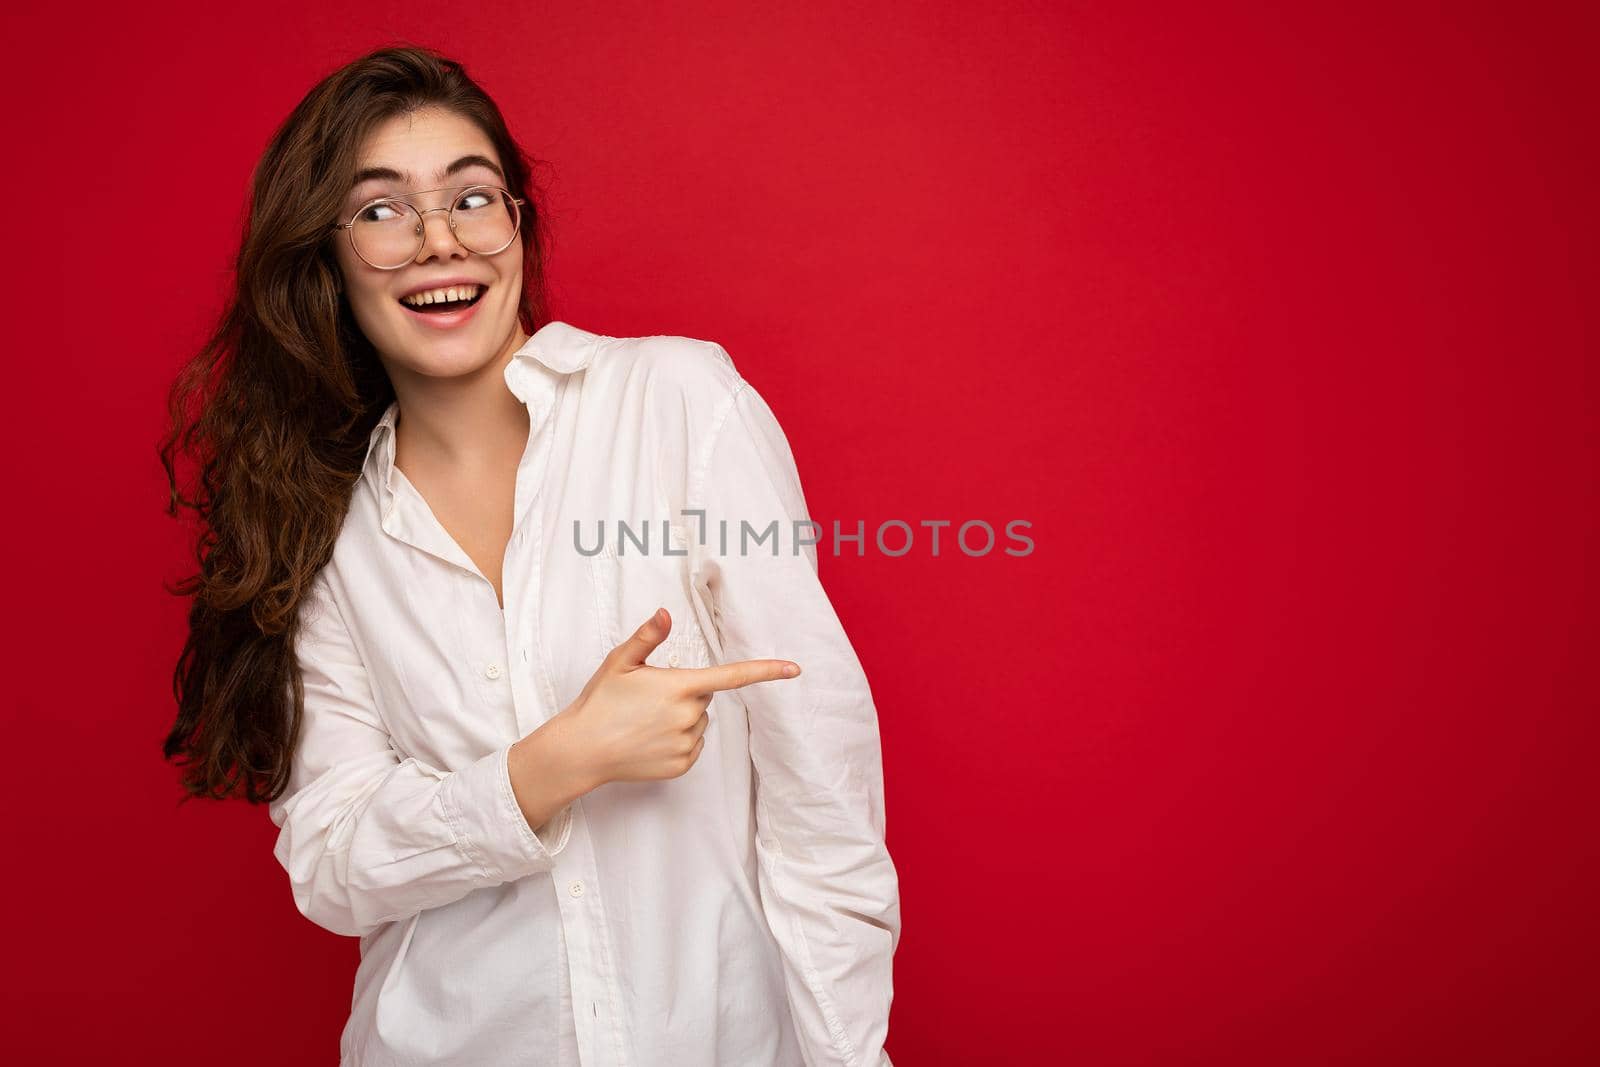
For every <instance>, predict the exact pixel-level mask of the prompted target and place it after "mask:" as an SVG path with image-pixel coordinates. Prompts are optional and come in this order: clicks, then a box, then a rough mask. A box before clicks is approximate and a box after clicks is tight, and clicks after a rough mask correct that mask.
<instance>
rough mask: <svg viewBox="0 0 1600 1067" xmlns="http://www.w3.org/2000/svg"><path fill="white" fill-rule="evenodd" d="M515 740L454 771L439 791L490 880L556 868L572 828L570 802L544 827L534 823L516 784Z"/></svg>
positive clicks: (465, 845) (469, 852)
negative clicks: (513, 764)
mask: <svg viewBox="0 0 1600 1067" xmlns="http://www.w3.org/2000/svg"><path fill="white" fill-rule="evenodd" d="M513 744H515V742H507V743H506V744H504V745H502V746H500V747H499V748H497V749H495V750H494V751H493V752H491V753H489V755H487V756H485V757H483V758H482V759H480V760H478V761H477V762H476V763H472V764H469V765H468V766H466V767H463V768H461V769H460V770H459V771H456V772H455V773H453V774H452V775H450V777H449V779H448V780H447V781H446V782H445V785H444V788H443V789H442V790H441V791H440V794H439V799H440V803H441V804H442V805H443V808H444V813H445V817H446V818H447V819H449V821H450V826H451V829H452V830H453V831H454V832H455V836H456V844H457V845H458V846H459V847H460V849H461V851H462V852H463V853H464V854H465V855H466V856H467V858H468V859H469V860H470V861H471V862H473V863H474V864H476V865H477V866H478V868H479V869H480V870H481V871H482V872H483V877H484V879H485V882H486V883H487V884H489V885H499V884H501V883H502V882H509V881H511V880H513V879H516V878H521V877H524V876H526V875H529V874H537V873H539V872H540V871H548V870H550V869H551V868H552V867H554V866H555V857H556V854H557V853H559V852H560V851H561V850H562V849H563V848H565V847H566V844H567V839H568V838H569V837H570V836H571V834H572V805H571V804H570V803H569V804H567V805H566V806H565V807H563V808H562V809H561V810H560V811H559V812H557V813H556V814H555V815H553V816H551V818H550V821H549V822H547V823H545V824H544V825H543V826H542V827H540V828H539V831H538V832H535V830H534V829H533V828H532V827H530V826H529V825H528V820H527V818H526V817H524V816H523V814H522V809H521V808H520V807H519V806H518V805H517V795H516V793H515V792H514V791H513V790H512V788H511V766H510V758H511V746H512V745H513Z"/></svg>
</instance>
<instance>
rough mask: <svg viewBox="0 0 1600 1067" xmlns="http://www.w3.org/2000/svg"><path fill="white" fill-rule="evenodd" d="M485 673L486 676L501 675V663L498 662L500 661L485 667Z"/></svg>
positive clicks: (494, 676) (496, 676)
mask: <svg viewBox="0 0 1600 1067" xmlns="http://www.w3.org/2000/svg"><path fill="white" fill-rule="evenodd" d="M483 675H484V677H485V678H498V677H500V664H498V663H491V664H489V665H488V666H487V667H485V668H484V669H483Z"/></svg>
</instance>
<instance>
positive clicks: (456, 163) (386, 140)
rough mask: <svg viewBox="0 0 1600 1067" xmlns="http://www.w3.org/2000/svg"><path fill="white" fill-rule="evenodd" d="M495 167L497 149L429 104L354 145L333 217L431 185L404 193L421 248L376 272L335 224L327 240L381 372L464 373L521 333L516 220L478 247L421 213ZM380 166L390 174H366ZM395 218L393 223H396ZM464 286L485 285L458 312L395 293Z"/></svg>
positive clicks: (493, 180) (443, 217) (495, 176)
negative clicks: (417, 214)
mask: <svg viewBox="0 0 1600 1067" xmlns="http://www.w3.org/2000/svg"><path fill="white" fill-rule="evenodd" d="M475 160H476V161H475ZM491 163H492V164H493V166H491V165H490V164H491ZM499 166H500V158H499V154H498V153H497V152H496V151H495V150H494V147H493V145H492V144H491V143H490V141H489V139H488V138H487V137H485V136H484V134H483V131H482V130H480V129H479V128H478V127H477V126H476V125H474V124H473V123H471V122H469V121H467V120H466V119H464V118H462V117H461V116H460V115H457V114H455V113H453V112H448V111H443V110H440V109H437V108H429V109H426V110H423V111H418V112H415V113H413V114H411V115H403V116H398V117H396V118H393V119H390V120H389V121H388V122H387V123H385V124H384V125H382V126H380V127H379V128H378V129H377V130H375V131H374V132H373V134H372V136H371V137H370V138H369V139H368V141H367V143H366V144H365V145H363V146H362V151H361V157H360V165H359V166H358V167H357V175H358V181H357V182H356V184H355V185H354V186H352V187H351V189H350V191H349V193H348V195H347V196H346V197H345V202H344V204H343V206H342V207H341V209H340V221H341V222H348V221H349V220H350V217H351V215H353V214H354V213H355V212H356V211H357V209H359V208H360V207H361V206H362V205H364V204H366V203H367V202H368V201H371V200H374V199H376V198H377V197H380V196H393V195H396V194H401V193H414V192H419V191H421V190H433V191H432V192H422V194H421V195H420V196H412V197H408V198H407V199H406V202H407V203H410V204H411V205H412V206H414V207H415V208H416V209H417V210H418V211H425V212H427V214H424V215H423V216H422V218H423V231H424V240H423V243H422V248H421V249H420V250H419V251H418V252H417V254H416V256H415V258H413V259H410V260H406V261H405V263H404V265H403V266H401V267H399V268H398V269H396V270H381V269H379V268H378V267H374V266H372V265H370V264H369V263H367V262H366V261H365V260H363V259H362V258H361V257H360V256H358V255H357V254H356V252H355V250H354V248H352V247H351V244H350V231H346V230H341V231H339V232H338V233H337V235H336V240H335V242H334V247H335V249H336V255H337V257H338V265H339V270H340V272H341V274H342V275H343V278H344V291H345V296H346V298H347V299H348V300H349V301H350V310H351V313H352V314H353V315H354V316H355V320H356V323H357V324H358V325H359V326H360V328H361V331H362V332H363V333H364V334H365V335H366V336H367V339H368V340H369V341H371V342H372V344H373V346H374V347H375V348H376V349H377V350H378V352H379V353H380V355H381V356H382V357H383V361H384V364H385V366H386V367H388V369H389V373H390V376H391V378H392V377H394V376H395V375H396V373H397V372H398V373H400V374H405V373H407V372H410V373H412V374H415V375H419V376H424V377H454V376H456V375H459V374H465V373H470V372H472V371H475V370H478V369H479V368H481V367H483V366H484V365H486V364H489V363H492V362H494V361H495V360H496V359H497V357H498V356H499V355H500V354H501V353H502V352H503V351H504V350H505V349H506V348H507V347H508V346H510V345H511V344H512V343H513V341H515V340H516V339H517V338H519V337H520V336H521V329H520V327H519V324H518V322H517V307H518V304H519V302H520V298H521V294H522V238H523V235H522V230H521V228H520V227H519V228H518V230H517V234H516V237H515V239H514V240H512V242H511V244H510V245H508V246H507V247H506V248H505V249H504V250H502V251H500V252H498V253H495V254H493V255H482V254H479V253H477V252H472V251H469V250H468V249H467V248H465V247H463V246H462V244H461V243H460V241H458V240H457V237H456V235H455V234H454V233H453V232H452V231H451V229H450V224H449V222H448V214H449V212H448V211H447V210H446V211H427V209H429V208H436V207H437V208H446V209H448V208H449V207H450V206H451V205H452V204H453V203H454V202H455V198H456V197H457V196H458V195H459V193H460V191H461V190H462V189H463V188H464V187H466V186H469V185H477V184H489V185H498V186H502V187H504V186H505V178H504V177H503V176H502V175H501V173H500V171H499V170H498V169H497V168H498V167H499ZM380 169H381V170H387V171H393V172H394V174H393V175H374V174H371V173H369V172H371V171H375V170H380ZM363 175H364V177H363ZM441 186H442V187H443V188H440V187H441ZM473 202H474V203H475V202H477V201H476V200H474V201H473ZM463 210H465V208H464V209H463ZM368 214H370V215H373V216H374V217H375V218H378V219H383V218H390V219H400V218H401V217H402V216H401V215H400V214H399V213H397V212H394V211H392V210H379V211H376V212H369V213H368ZM412 221H413V222H414V221H415V219H414V218H413V219H412ZM400 226H401V228H402V230H403V229H404V223H403V222H402V223H400ZM374 258H376V257H374ZM466 285H480V286H485V287H486V288H485V289H484V290H483V292H482V295H481V296H480V297H479V298H478V300H477V302H476V303H475V304H474V305H473V306H472V307H471V308H470V309H467V310H465V311H454V312H449V313H447V314H440V313H438V312H437V311H435V312H431V313H430V312H428V311H415V310H412V309H411V307H409V306H408V305H407V303H403V302H402V298H403V297H411V296H414V294H417V293H418V292H425V291H430V290H435V289H438V288H441V287H455V288H457V289H458V290H460V289H462V288H463V287H464V286H466ZM457 295H458V296H460V295H463V294H462V293H458V294H457Z"/></svg>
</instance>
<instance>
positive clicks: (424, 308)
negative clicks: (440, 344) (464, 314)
mask: <svg viewBox="0 0 1600 1067" xmlns="http://www.w3.org/2000/svg"><path fill="white" fill-rule="evenodd" d="M488 291H489V287H488V286H487V285H485V286H483V287H481V288H480V289H479V290H478V294H477V295H476V296H474V297H472V298H470V299H467V300H442V301H437V302H435V303H432V304H408V303H406V302H405V301H404V300H401V301H399V304H400V306H401V307H403V308H405V309H406V310H407V311H414V312H416V313H417V314H419V315H447V314H449V313H450V312H452V311H461V310H463V309H465V308H469V307H471V306H472V305H473V304H476V303H477V302H478V301H480V300H482V299H483V294H484V293H487V292H488Z"/></svg>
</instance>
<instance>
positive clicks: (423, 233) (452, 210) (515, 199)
mask: <svg viewBox="0 0 1600 1067" xmlns="http://www.w3.org/2000/svg"><path fill="white" fill-rule="evenodd" d="M446 189H453V190H455V192H456V195H455V196H452V197H451V198H450V206H449V207H430V208H419V207H417V206H416V205H415V204H410V203H407V202H406V197H410V196H421V195H422V194H423V193H438V192H443V191H444V190H446ZM473 189H493V190H494V191H495V192H497V193H504V194H505V195H506V196H507V197H508V198H509V199H510V200H511V202H512V203H513V204H515V205H516V208H517V224H516V225H515V226H513V227H512V228H511V236H510V237H509V238H507V239H506V243H505V244H503V245H501V246H500V247H499V248H497V249H495V250H494V251H493V252H479V251H478V250H477V249H475V248H467V246H466V245H465V244H463V243H462V242H461V239H460V238H459V237H457V238H456V243H457V244H460V245H461V247H462V248H467V251H468V252H471V253H472V254H473V255H478V256H497V255H499V254H500V253H501V252H504V251H505V250H506V249H508V248H510V247H511V242H512V241H515V240H516V239H517V234H519V233H521V232H522V205H523V204H525V203H527V201H526V200H524V199H523V198H522V197H520V196H512V195H511V190H510V189H507V188H506V187H505V186H503V185H495V184H493V183H492V182H490V183H483V182H476V183H474V184H472V185H441V186H439V187H438V188H436V189H417V190H415V191H414V192H409V193H394V194H392V195H390V196H375V197H373V198H372V199H371V200H368V201H367V202H366V203H364V204H362V205H361V206H360V207H358V208H356V209H355V211H354V213H352V214H351V216H350V221H349V222H336V223H334V224H333V229H335V230H343V231H345V235H346V236H347V237H349V239H350V251H352V252H354V253H355V254H356V258H358V259H360V260H361V262H363V263H365V264H366V265H367V266H369V267H371V268H372V269H373V270H399V269H401V268H402V267H404V266H406V265H407V264H409V263H412V262H413V261H415V260H416V258H417V253H418V252H421V251H422V249H423V246H424V245H426V244H427V243H428V220H427V218H426V217H425V216H426V215H428V214H429V213H430V212H434V211H447V212H449V214H448V215H446V216H445V221H446V222H448V223H449V224H450V236H451V237H455V235H456V205H457V204H458V203H460V202H461V196H462V194H464V193H466V192H469V191H470V190H473ZM391 201H393V202H395V203H399V204H402V205H404V206H405V207H406V208H408V209H409V210H410V211H411V213H412V214H413V215H415V216H416V219H417V227H416V229H417V248H416V251H415V252H412V253H411V256H410V257H409V258H408V259H406V260H405V261H404V262H402V263H396V264H395V265H394V266H392V267H380V266H378V265H377V264H376V263H374V262H372V261H371V260H370V259H368V258H367V257H366V256H363V255H362V254H361V249H359V248H357V247H356V230H355V226H356V220H357V219H359V218H360V217H361V213H362V212H363V211H365V210H367V209H368V208H369V207H371V206H372V205H374V204H383V203H389V202H391Z"/></svg>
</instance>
